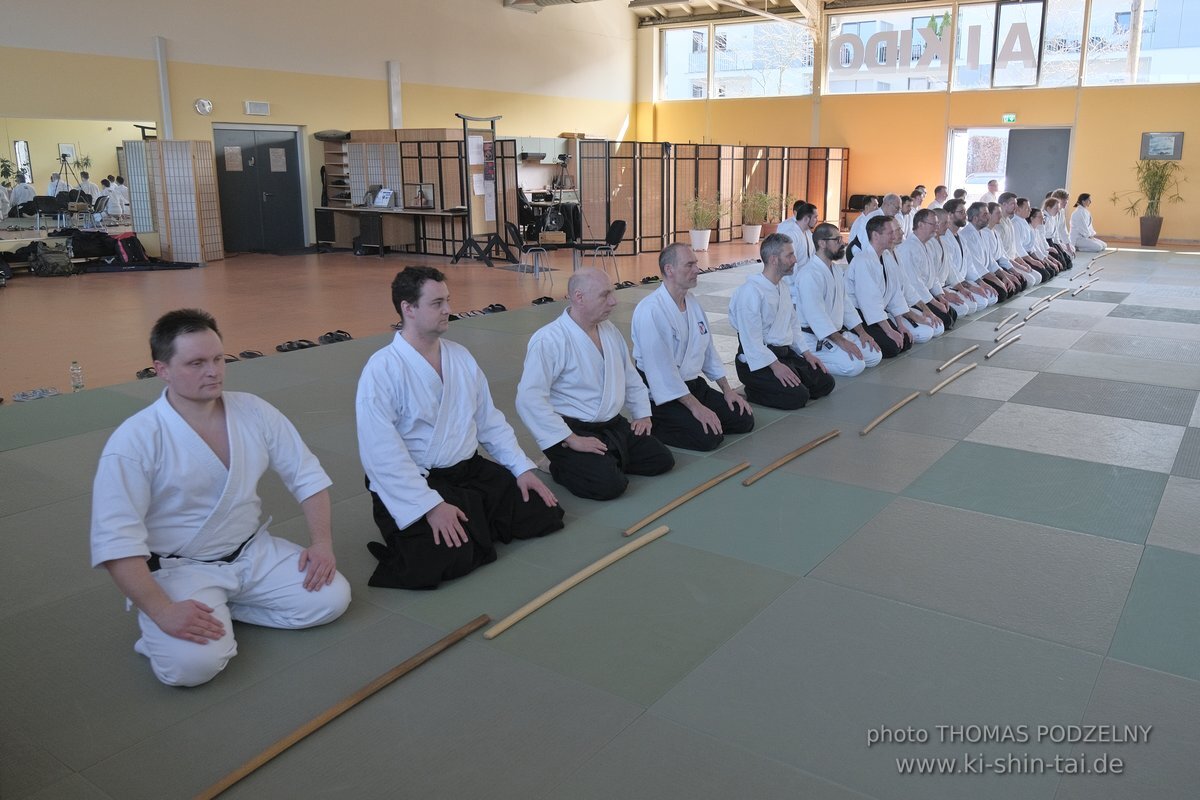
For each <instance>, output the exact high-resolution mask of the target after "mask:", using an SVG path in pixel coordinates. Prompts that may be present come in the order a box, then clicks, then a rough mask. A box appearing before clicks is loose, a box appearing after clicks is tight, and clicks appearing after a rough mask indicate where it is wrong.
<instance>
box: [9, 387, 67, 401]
mask: <svg viewBox="0 0 1200 800" xmlns="http://www.w3.org/2000/svg"><path fill="white" fill-rule="evenodd" d="M56 394H58V389H55V388H54V387H53V386H43V387H42V388H40V389H30V390H29V391H28V392H15V393H14V394H13V396H12V399H13V402H14V403H27V402H29V401H30V400H41V399H42V398H43V397H54V396H55V395H56Z"/></svg>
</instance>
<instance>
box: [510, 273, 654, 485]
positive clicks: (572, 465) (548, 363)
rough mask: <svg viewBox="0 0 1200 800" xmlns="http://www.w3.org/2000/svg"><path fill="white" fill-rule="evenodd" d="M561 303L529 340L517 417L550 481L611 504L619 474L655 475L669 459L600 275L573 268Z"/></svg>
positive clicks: (604, 279)
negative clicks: (555, 314)
mask: <svg viewBox="0 0 1200 800" xmlns="http://www.w3.org/2000/svg"><path fill="white" fill-rule="evenodd" d="M567 299H568V300H569V301H570V305H569V306H568V307H567V309H566V310H565V311H564V312H563V313H562V315H561V316H560V317H558V319H556V320H554V321H553V322H551V323H550V324H549V325H546V326H544V327H542V328H540V329H539V330H538V331H537V332H535V333H534V334H533V336H532V337H531V338H530V340H529V346H528V349H527V350H526V352H525V368H524V370H523V371H522V373H521V382H520V384H518V385H517V413H519V414H520V415H521V420H522V421H523V422H524V423H525V427H527V428H529V431H530V433H532V434H533V438H534V439H535V440H536V441H537V445H538V447H540V448H542V452H544V453H545V454H546V457H547V458H549V459H550V474H551V476H553V478H554V480H556V481H557V482H558V483H560V484H562V485H563V486H565V487H566V488H567V489H568V490H569V491H570V492H571V493H572V494H574V495H576V496H578V497H584V498H588V499H590V500H612V499H613V498H615V497H619V496H620V495H621V494H623V493H624V492H625V489H626V488H627V487H628V485H629V478H627V477H626V475H627V474H630V475H660V474H662V473H664V472H667V471H668V470H670V469H671V468H672V467H674V466H675V457H674V456H673V455H671V451H670V450H668V449H667V447H666V445H664V444H663V443H662V442H660V441H659V440H658V439H656V438H655V437H654V436H652V435H651V433H650V431H651V427H652V421H651V417H650V394H649V392H647V391H646V384H644V383H642V378H641V376H640V375H638V373H637V369H636V368H635V367H634V365H633V361H632V360H631V359H630V357H629V348H628V347H627V346H626V345H625V337H623V336H622V335H621V332H620V331H619V330H617V326H616V325H614V324H613V323H612V322H610V321H609V319H608V317H609V314H611V313H612V310H613V308H615V307H616V305H617V297H616V295H615V294H614V292H613V287H612V284H611V283H609V280H608V276H607V275H606V274H605V273H603V272H601V271H600V270H598V269H581V270H579V271H578V272H576V273H574V274H573V275H572V276H571V279H570V281H568V282H567ZM624 408H628V409H629V411H630V415H631V416H632V417H633V422H632V424H631V423H630V422H629V420H627V419H625V417H623V416H621V410H622V409H624Z"/></svg>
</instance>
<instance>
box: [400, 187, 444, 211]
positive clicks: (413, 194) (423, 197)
mask: <svg viewBox="0 0 1200 800" xmlns="http://www.w3.org/2000/svg"><path fill="white" fill-rule="evenodd" d="M434 201H435V198H434V196H433V184H432V183H406V184H404V207H405V208H428V209H432V208H437V205H436V204H435V202H434Z"/></svg>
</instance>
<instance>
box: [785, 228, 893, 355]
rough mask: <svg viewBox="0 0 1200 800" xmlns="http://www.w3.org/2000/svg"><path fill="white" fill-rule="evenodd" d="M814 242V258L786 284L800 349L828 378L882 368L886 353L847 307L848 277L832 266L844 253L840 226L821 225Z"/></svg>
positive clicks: (839, 268) (835, 266)
mask: <svg viewBox="0 0 1200 800" xmlns="http://www.w3.org/2000/svg"><path fill="white" fill-rule="evenodd" d="M813 242H814V243H815V244H816V248H817V249H816V252H815V253H814V254H813V257H812V258H811V259H809V260H808V262H807V263H805V264H804V265H803V266H801V267H799V268H798V269H799V271H798V272H797V273H796V274H795V275H792V276H790V277H788V278H785V279H784V280H785V281H787V282H788V284H789V285H790V289H791V295H792V303H793V305H794V306H795V307H796V316H797V318H798V321H799V323H800V332H801V342H802V345H801V346H802V347H804V348H805V349H807V350H811V351H812V352H813V353H815V354H816V356H817V358H819V359H820V360H821V363H822V364H824V365H825V369H826V370H828V371H829V374H831V375H840V376H845V377H848V378H852V377H854V376H855V375H861V374H862V372H863V370H865V369H866V368H867V367H874V366H876V365H878V364H879V362H880V361H881V360H882V359H883V352H882V351H881V350H880V349H879V345H878V344H876V343H875V340H874V339H872V338H871V337H870V336H869V335H868V334H867V332H866V329H865V328H864V327H863V321H862V317H860V316H859V315H858V312H857V311H855V310H854V307H853V306H852V305H851V304H849V303H848V302H846V276H845V273H844V271H843V270H842V268H841V267H840V266H838V265H837V264H836V263H834V262H836V261H839V260H840V259H841V258H842V256H844V255H845V254H846V246H845V245H844V244H843V243H842V235H841V233H840V232H839V231H838V229H837V226H836V225H832V224H830V223H828V222H823V223H821V224H820V225H818V226H817V227H816V229H815V230H814V231H813Z"/></svg>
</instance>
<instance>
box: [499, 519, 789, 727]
mask: <svg viewBox="0 0 1200 800" xmlns="http://www.w3.org/2000/svg"><path fill="white" fill-rule="evenodd" d="M669 538H670V534H668V535H667V536H666V537H664V539H660V540H658V541H655V542H652V543H650V544H649V545H648V546H646V547H643V548H642V549H640V550H638V551H637V552H635V553H632V554H631V555H629V556H627V557H625V558H623V559H621V560H620V561H619V562H617V563H615V564H613V565H612V566H610V567H608V568H607V569H605V570H603V571H601V572H600V573H598V574H597V575H595V576H593V577H591V578H589V579H588V580H586V581H584V582H583V583H581V584H579V585H578V586H576V587H575V588H573V589H571V591H569V592H567V593H566V594H564V595H562V596H560V597H558V598H557V599H556V600H554V601H553V602H551V603H549V604H548V605H546V606H545V607H543V608H542V609H541V610H539V611H537V612H535V613H534V614H532V615H530V616H529V617H528V618H526V619H525V620H524V621H522V622H520V623H518V624H517V625H515V626H513V627H512V628H511V629H509V630H508V631H506V632H505V633H503V634H501V635H500V636H498V637H497V638H496V639H494V640H493V644H495V645H496V646H498V647H500V648H502V649H503V650H505V651H506V652H509V653H511V654H513V655H514V656H516V657H518V658H521V659H525V660H527V661H532V662H534V663H536V664H540V665H542V666H544V667H547V668H549V669H551V670H553V671H555V672H558V673H560V674H563V675H567V676H569V677H572V678H575V679H576V680H579V681H582V682H584V683H587V684H589V685H591V686H595V687H597V688H600V689H604V690H605V691H608V692H611V693H613V694H615V695H618V696H620V697H624V698H626V699H628V700H632V701H633V702H635V703H640V704H642V705H647V704H649V703H652V702H654V701H655V700H656V699H657V698H658V697H660V696H661V695H662V694H663V692H665V691H666V690H667V689H669V688H670V687H671V686H673V685H674V684H675V683H676V682H677V681H678V680H679V679H680V678H682V677H683V676H684V675H686V674H687V673H688V672H690V671H691V670H692V669H693V668H694V667H695V666H696V665H697V664H698V663H700V662H701V661H702V660H703V659H704V658H705V657H707V656H708V655H709V654H710V653H711V652H712V651H713V650H715V649H716V648H717V647H718V646H719V645H720V644H721V643H722V642H724V641H725V640H727V639H728V638H729V637H730V636H731V635H733V633H734V632H735V631H737V630H738V629H739V628H740V627H741V626H742V625H744V624H745V623H746V622H747V621H748V620H750V619H751V618H753V617H754V616H755V615H756V614H757V613H758V612H760V611H761V610H762V609H763V608H764V607H765V606H766V605H767V604H769V603H770V602H771V601H772V600H773V599H774V598H775V597H777V596H778V595H779V593H780V592H782V591H783V590H784V589H786V588H787V587H788V586H790V585H791V584H792V582H793V581H794V580H795V578H794V577H792V576H790V575H785V574H784V573H782V572H776V571H774V570H769V569H764V568H762V567H757V566H753V565H750V564H747V563H745V562H743V561H738V560H736V559H731V558H724V557H721V556H716V555H713V554H711V553H706V552H703V551H701V550H697V549H695V548H692V547H685V546H682V545H679V544H674V543H672V542H670V541H668V540H669ZM547 577H548V578H549V579H548V580H547V582H546V585H545V586H543V587H542V590H544V589H549V588H550V587H551V586H553V585H554V584H555V583H558V582H559V581H561V580H563V579H565V578H567V577H569V574H568V573H565V572H564V573H561V574H556V575H554V576H553V577H550V576H547ZM540 591H541V590H539V593H540ZM534 596H535V595H531V596H529V597H526V598H525V599H526V600H531V599H533V597H534Z"/></svg>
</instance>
